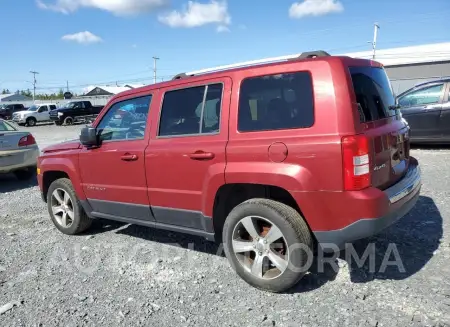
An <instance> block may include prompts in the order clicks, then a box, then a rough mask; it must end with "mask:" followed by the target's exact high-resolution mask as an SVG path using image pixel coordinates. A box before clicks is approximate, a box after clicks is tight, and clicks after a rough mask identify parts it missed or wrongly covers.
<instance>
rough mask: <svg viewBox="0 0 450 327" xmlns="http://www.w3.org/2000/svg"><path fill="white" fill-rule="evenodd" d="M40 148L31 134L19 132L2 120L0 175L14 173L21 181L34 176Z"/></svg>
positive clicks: (0, 130) (0, 122) (0, 120)
mask: <svg viewBox="0 0 450 327" xmlns="http://www.w3.org/2000/svg"><path fill="white" fill-rule="evenodd" d="M38 156H39V147H38V145H37V144H36V140H35V139H34V137H33V135H31V133H29V132H22V131H19V130H18V129H17V128H16V127H15V126H14V125H12V124H10V123H8V122H6V121H5V120H3V119H0V173H14V174H15V175H16V177H17V178H18V179H20V180H26V179H29V178H31V177H33V176H34V174H35V172H36V166H37V158H38Z"/></svg>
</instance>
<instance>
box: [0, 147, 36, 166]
mask: <svg viewBox="0 0 450 327" xmlns="http://www.w3.org/2000/svg"><path fill="white" fill-rule="evenodd" d="M38 156H39V148H38V147H37V146H35V147H31V148H28V149H23V150H14V151H2V152H0V173H10V172H14V171H16V170H21V169H25V168H29V167H35V166H36V165H37V158H38Z"/></svg>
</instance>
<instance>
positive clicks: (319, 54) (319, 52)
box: [288, 50, 331, 60]
mask: <svg viewBox="0 0 450 327" xmlns="http://www.w3.org/2000/svg"><path fill="white" fill-rule="evenodd" d="M329 56H331V55H330V54H329V53H328V52H326V51H323V50H317V51H308V52H302V53H301V54H300V56H298V57H295V58H291V59H288V60H298V59H308V58H318V57H329Z"/></svg>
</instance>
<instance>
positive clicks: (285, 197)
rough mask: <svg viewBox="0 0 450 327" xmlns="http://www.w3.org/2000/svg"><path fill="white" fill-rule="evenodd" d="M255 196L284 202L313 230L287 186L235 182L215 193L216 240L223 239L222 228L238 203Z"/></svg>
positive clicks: (214, 218) (213, 214) (214, 222)
mask: <svg viewBox="0 0 450 327" xmlns="http://www.w3.org/2000/svg"><path fill="white" fill-rule="evenodd" d="M253 198H263V199H270V200H274V201H278V202H281V203H284V204H286V205H288V206H290V207H292V208H293V209H295V210H296V211H297V212H298V213H299V214H300V215H301V216H302V217H303V218H304V219H305V223H306V224H307V225H308V228H309V229H310V231H311V228H310V226H309V223H308V220H307V217H305V215H304V214H303V212H302V209H301V204H300V206H299V204H298V203H297V201H296V200H295V199H294V197H293V196H292V194H291V193H290V192H289V191H288V190H286V189H285V188H282V187H279V186H276V185H270V184H254V183H233V184H224V185H222V186H221V187H220V188H219V189H218V190H217V193H216V195H215V199H214V206H213V213H212V217H213V218H212V219H213V227H214V233H215V235H216V240H218V241H221V240H222V229H223V226H224V223H225V220H226V218H227V216H228V214H229V213H230V212H231V210H232V209H233V208H235V207H236V206H237V205H239V204H241V203H243V202H245V201H247V200H249V199H253Z"/></svg>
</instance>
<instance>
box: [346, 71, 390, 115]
mask: <svg viewBox="0 0 450 327" xmlns="http://www.w3.org/2000/svg"><path fill="white" fill-rule="evenodd" d="M349 70H350V74H351V77H352V82H353V88H354V90H355V96H356V101H357V102H358V110H359V116H360V121H361V123H365V122H370V121H374V120H379V119H383V118H387V117H390V116H395V115H396V114H397V110H393V109H389V108H394V106H395V97H394V94H393V91H392V87H391V83H390V81H389V79H388V77H387V75H386V72H385V70H384V69H383V68H381V67H349Z"/></svg>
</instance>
